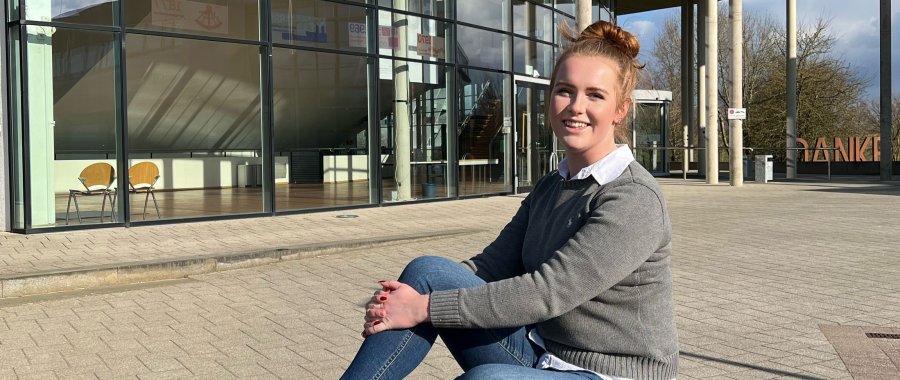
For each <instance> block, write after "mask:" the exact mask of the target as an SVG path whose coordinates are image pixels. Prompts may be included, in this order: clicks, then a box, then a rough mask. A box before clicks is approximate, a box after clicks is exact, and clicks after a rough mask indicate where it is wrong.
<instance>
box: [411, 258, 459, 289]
mask: <svg viewBox="0 0 900 380" xmlns="http://www.w3.org/2000/svg"><path fill="white" fill-rule="evenodd" d="M447 265H457V264H456V263H454V262H453V261H450V260H448V259H446V258H443V257H439V256H419V257H416V258H415V259H412V261H410V262H409V263H408V264H406V268H404V269H403V273H401V274H400V282H402V283H404V284H407V285H409V286H412V287H413V288H415V289H416V290H418V291H419V292H420V293H421V292H425V291H428V290H429V289H428V288H429V286H428V280H429V279H433V278H434V276H435V273H437V272H439V271H440V269H441V267H446V266H447Z"/></svg>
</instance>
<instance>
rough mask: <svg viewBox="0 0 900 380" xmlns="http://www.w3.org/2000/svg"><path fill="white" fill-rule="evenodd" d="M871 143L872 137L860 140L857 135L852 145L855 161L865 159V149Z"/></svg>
mask: <svg viewBox="0 0 900 380" xmlns="http://www.w3.org/2000/svg"><path fill="white" fill-rule="evenodd" d="M871 145H872V138H871V137H866V138H865V139H864V140H862V141H861V142H860V140H859V137H857V138H856V144H855V145H854V148H853V150H855V151H856V161H865V160H866V150H867V149H869V147H870V146H871Z"/></svg>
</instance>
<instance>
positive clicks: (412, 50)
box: [378, 11, 447, 62]
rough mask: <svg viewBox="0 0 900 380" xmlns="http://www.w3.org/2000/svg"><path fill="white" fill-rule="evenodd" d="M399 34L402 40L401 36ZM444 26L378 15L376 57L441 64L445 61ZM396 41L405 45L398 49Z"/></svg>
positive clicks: (401, 17)
mask: <svg viewBox="0 0 900 380" xmlns="http://www.w3.org/2000/svg"><path fill="white" fill-rule="evenodd" d="M401 33H402V36H401ZM445 35H446V27H445V25H444V22H442V21H438V20H433V19H429V18H422V17H416V16H409V15H405V14H400V13H391V12H387V11H380V12H378V53H379V54H381V55H392V56H394V57H400V58H411V59H418V60H424V61H433V62H443V61H445V60H446V59H447V54H446V51H447V48H446V39H445ZM400 41H406V44H405V45H404V46H400V45H401V44H400Z"/></svg>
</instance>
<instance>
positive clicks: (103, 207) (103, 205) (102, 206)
mask: <svg viewBox="0 0 900 380" xmlns="http://www.w3.org/2000/svg"><path fill="white" fill-rule="evenodd" d="M105 211H106V193H103V199H101V200H100V223H103V213H104V212H105Z"/></svg>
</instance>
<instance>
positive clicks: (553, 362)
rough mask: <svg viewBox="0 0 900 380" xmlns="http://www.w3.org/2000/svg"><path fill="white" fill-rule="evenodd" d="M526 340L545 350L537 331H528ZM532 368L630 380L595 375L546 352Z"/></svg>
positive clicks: (627, 379)
mask: <svg viewBox="0 0 900 380" xmlns="http://www.w3.org/2000/svg"><path fill="white" fill-rule="evenodd" d="M528 339H530V340H531V341H532V342H534V343H535V344H537V345H538V346H541V348H543V349H544V350H546V349H547V348H546V347H545V346H544V338H541V335H540V334H538V332H537V329H531V330H529V331H528ZM534 368H537V369H547V368H552V369H554V370H557V371H587V372H590V373H593V374H595V375H597V376H599V377H600V380H631V379H629V378H626V377H617V376H610V375H604V374H602V373H597V372H594V371H591V370H587V369H584V368H581V367H579V366H576V365H572V364H569V363H567V362H566V361H565V360H562V359H560V358H558V357H556V355H553V354H551V353H550V352H548V351H544V354H543V355H541V357H540V358H538V361H537V364H535V365H534Z"/></svg>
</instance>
